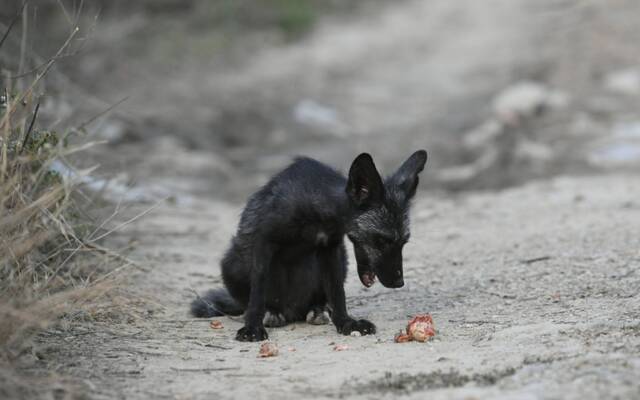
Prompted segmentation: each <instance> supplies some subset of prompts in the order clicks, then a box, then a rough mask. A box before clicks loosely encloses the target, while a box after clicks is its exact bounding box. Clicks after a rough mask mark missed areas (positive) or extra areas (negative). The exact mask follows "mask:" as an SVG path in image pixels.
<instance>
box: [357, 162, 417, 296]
mask: <svg viewBox="0 0 640 400" xmlns="http://www.w3.org/2000/svg"><path fill="white" fill-rule="evenodd" d="M426 162H427V152H426V151H424V150H418V151H416V152H415V153H413V155H411V157H409V158H408V159H407V160H406V161H405V162H404V163H403V164H402V166H401V167H400V168H399V169H398V170H397V171H396V172H395V173H394V174H393V175H391V176H390V177H388V178H387V179H385V180H384V181H383V179H382V178H381V177H380V174H379V173H378V170H377V169H376V166H375V164H374V163H373V159H372V158H371V155H369V154H367V153H362V154H360V155H359V156H358V157H356V159H355V160H354V161H353V164H351V168H350V170H349V179H348V182H347V188H346V191H347V196H348V197H349V202H350V203H351V205H352V209H353V217H352V219H351V220H350V223H349V226H348V227H347V236H348V237H349V240H351V242H352V243H353V247H354V252H355V256H356V262H357V264H358V276H359V277H360V281H361V282H362V284H363V285H364V286H366V287H370V286H371V285H373V283H374V282H375V279H376V277H378V279H379V280H380V283H382V285H384V286H385V287H388V288H399V287H402V286H403V285H404V278H403V272H402V248H403V246H404V245H405V244H406V243H407V241H408V240H409V235H410V232H409V207H410V203H411V199H412V198H413V196H414V195H415V194H416V188H417V187H418V174H419V173H420V172H421V171H422V170H423V169H424V165H425V163H426Z"/></svg>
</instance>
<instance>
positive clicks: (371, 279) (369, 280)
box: [359, 271, 376, 287]
mask: <svg viewBox="0 0 640 400" xmlns="http://www.w3.org/2000/svg"><path fill="white" fill-rule="evenodd" d="M359 276H360V282H362V284H363V285H364V286H366V287H371V286H373V284H374V283H376V274H375V272H373V271H367V272H363V273H362V274H359Z"/></svg>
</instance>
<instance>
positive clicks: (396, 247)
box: [191, 150, 427, 341]
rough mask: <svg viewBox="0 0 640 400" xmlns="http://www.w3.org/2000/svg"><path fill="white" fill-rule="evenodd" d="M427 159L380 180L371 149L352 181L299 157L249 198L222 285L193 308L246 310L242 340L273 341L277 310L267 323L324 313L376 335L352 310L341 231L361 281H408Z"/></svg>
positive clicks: (415, 159)
mask: <svg viewBox="0 0 640 400" xmlns="http://www.w3.org/2000/svg"><path fill="white" fill-rule="evenodd" d="M426 161H427V153H426V152H425V151H424V150H420V151H417V152H415V153H414V154H413V155H412V156H411V157H409V159H408V160H407V161H405V163H404V164H403V165H402V166H401V167H400V169H398V171H397V172H396V173H394V174H393V175H392V176H390V177H389V178H387V179H386V180H384V181H383V180H382V178H381V177H380V175H379V174H378V171H377V170H376V167H375V165H374V163H373V159H372V158H371V156H370V155H369V154H366V153H363V154H361V155H359V156H358V157H357V158H356V159H355V160H354V162H353V164H352V165H351V169H350V171H349V177H348V179H347V178H345V177H344V176H343V175H341V174H340V173H338V172H336V171H335V170H333V169H332V168H330V167H328V166H326V165H324V164H322V163H320V162H318V161H315V160H312V159H310V158H298V159H296V160H295V162H294V163H293V164H291V165H290V166H289V167H287V168H286V169H285V170H283V171H282V172H280V173H279V174H277V175H276V176H274V177H273V178H272V179H271V180H270V181H269V182H268V183H267V184H266V185H265V186H264V187H262V188H261V189H260V190H259V191H258V192H257V193H255V194H254V195H253V196H251V198H250V199H249V201H248V202H247V205H246V207H245V209H244V211H243V213H242V217H241V220H240V224H239V226H238V231H237V234H236V236H235V237H234V238H233V239H232V242H231V246H230V248H229V250H228V251H227V253H226V254H225V256H224V259H223V260H222V278H223V281H224V285H225V288H226V290H224V289H219V290H213V291H209V292H208V293H207V294H206V295H205V296H204V297H203V298H199V299H196V300H195V301H194V302H193V304H192V306H191V310H192V313H193V314H194V315H195V316H196V317H209V316H215V315H224V314H230V315H238V314H241V313H242V312H243V311H244V312H245V326H244V327H243V328H242V329H240V330H239V331H238V333H237V336H236V339H238V340H241V341H258V340H264V339H266V338H267V332H266V331H265V329H264V324H263V320H266V319H265V314H266V313H267V312H268V313H269V314H271V316H275V318H269V321H275V322H272V323H271V324H270V325H269V326H278V325H281V324H280V323H279V321H284V322H285V323H286V322H293V321H304V320H305V319H306V318H307V314H308V313H309V312H310V311H311V312H313V313H318V312H322V310H325V309H328V311H329V312H330V314H331V321H332V322H333V323H334V325H335V326H336V329H337V330H338V332H340V333H343V334H345V335H348V334H350V333H351V332H353V331H358V332H360V333H361V334H363V335H366V334H371V333H375V326H374V325H373V324H372V323H371V322H369V321H366V320H355V319H353V318H352V317H350V316H349V315H348V314H347V310H346V305H345V293H344V281H345V278H346V274H347V256H346V249H345V245H344V236H345V235H347V236H348V237H349V239H350V240H351V242H352V243H353V245H354V250H355V255H356V261H357V264H358V275H359V277H360V280H361V281H362V283H363V284H364V285H365V286H371V285H372V284H373V282H374V281H375V278H376V277H378V278H379V279H380V282H381V283H382V284H383V285H384V286H386V287H391V288H397V287H401V286H403V285H404V281H403V276H402V247H403V246H404V244H405V243H406V242H407V240H408V239H409V220H408V212H409V206H410V200H411V198H412V197H413V196H414V194H415V192H416V187H417V185H418V174H419V173H420V172H421V171H422V170H423V168H424V164H425V162H426ZM311 319H312V320H314V321H318V320H319V319H318V318H311Z"/></svg>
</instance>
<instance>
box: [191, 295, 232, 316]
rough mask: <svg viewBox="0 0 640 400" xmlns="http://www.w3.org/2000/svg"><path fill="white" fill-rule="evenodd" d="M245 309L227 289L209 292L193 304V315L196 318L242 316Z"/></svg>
mask: <svg viewBox="0 0 640 400" xmlns="http://www.w3.org/2000/svg"><path fill="white" fill-rule="evenodd" d="M243 312H244V309H243V308H242V307H241V306H240V304H238V303H237V302H236V301H235V300H234V299H233V297H231V295H230V294H229V292H228V291H227V289H213V290H209V291H208V292H206V293H205V294H204V296H201V297H198V298H197V299H195V300H194V301H193V302H192V303H191V314H192V315H193V316H194V317H196V318H209V317H219V316H222V315H242V313H243Z"/></svg>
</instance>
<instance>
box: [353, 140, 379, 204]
mask: <svg viewBox="0 0 640 400" xmlns="http://www.w3.org/2000/svg"><path fill="white" fill-rule="evenodd" d="M347 195H348V196H349V198H350V199H351V201H352V202H353V203H354V204H355V205H356V206H357V207H366V206H369V205H371V204H374V203H376V202H380V201H382V197H383V195H384V185H383V183H382V178H381V177H380V174H379V173H378V170H377V169H376V166H375V164H374V163H373V158H371V155H369V154H368V153H362V154H360V155H359V156H358V157H356V159H355V160H353V163H352V164H351V169H349V181H348V182H347Z"/></svg>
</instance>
